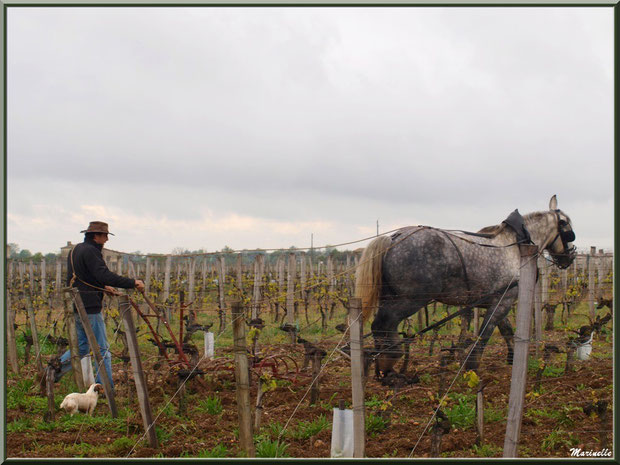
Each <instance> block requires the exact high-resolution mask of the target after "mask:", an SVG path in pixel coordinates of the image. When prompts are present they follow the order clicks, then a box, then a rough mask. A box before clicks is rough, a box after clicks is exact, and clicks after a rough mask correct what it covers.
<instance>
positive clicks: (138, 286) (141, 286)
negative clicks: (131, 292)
mask: <svg viewBox="0 0 620 465" xmlns="http://www.w3.org/2000/svg"><path fill="white" fill-rule="evenodd" d="M136 289H138V290H139V291H140V292H144V289H145V288H144V281H142V280H141V279H136Z"/></svg>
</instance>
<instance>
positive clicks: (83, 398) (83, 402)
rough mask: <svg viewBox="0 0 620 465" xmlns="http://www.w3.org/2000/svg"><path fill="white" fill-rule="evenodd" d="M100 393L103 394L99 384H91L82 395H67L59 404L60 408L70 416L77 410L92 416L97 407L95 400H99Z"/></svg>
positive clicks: (76, 393) (75, 393)
mask: <svg viewBox="0 0 620 465" xmlns="http://www.w3.org/2000/svg"><path fill="white" fill-rule="evenodd" d="M100 392H104V391H103V386H102V385H101V384H98V383H95V384H91V385H90V387H89V388H88V391H86V393H84V394H82V393H80V392H73V393H71V394H68V395H67V396H66V397H65V398H64V400H63V401H62V403H61V404H60V408H63V409H65V411H66V412H67V413H70V414H71V416H73V414H74V413H76V412H77V411H78V410H79V411H80V412H85V413H87V414H88V415H92V414H93V412H94V411H95V407H96V406H97V399H98V398H99V393H100Z"/></svg>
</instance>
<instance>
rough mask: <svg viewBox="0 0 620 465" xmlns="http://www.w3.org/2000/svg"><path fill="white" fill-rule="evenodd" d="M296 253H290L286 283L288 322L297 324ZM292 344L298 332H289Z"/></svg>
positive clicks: (292, 324)
mask: <svg viewBox="0 0 620 465" xmlns="http://www.w3.org/2000/svg"><path fill="white" fill-rule="evenodd" d="M295 266H296V262H295V253H294V252H291V253H289V254H288V273H287V275H288V280H287V284H286V322H287V323H288V324H289V325H291V326H294V325H295V271H296V270H295ZM289 335H290V337H291V344H295V342H296V336H297V334H296V333H295V332H294V331H291V332H290V333H289Z"/></svg>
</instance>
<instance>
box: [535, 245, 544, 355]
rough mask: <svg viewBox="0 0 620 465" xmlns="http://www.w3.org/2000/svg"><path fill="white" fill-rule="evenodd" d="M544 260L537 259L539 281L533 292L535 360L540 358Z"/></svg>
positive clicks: (541, 258)
mask: <svg viewBox="0 0 620 465" xmlns="http://www.w3.org/2000/svg"><path fill="white" fill-rule="evenodd" d="M544 262H545V259H544V258H543V257H538V264H537V266H538V269H539V270H540V279H538V280H537V281H536V284H535V291H534V342H535V344H536V358H538V357H539V356H540V345H541V343H542V313H543V312H542V309H543V297H542V296H543V286H544V284H545V282H544V281H545V280H544V279H543V276H544V274H545V272H546V270H547V267H546V266H545V263H544Z"/></svg>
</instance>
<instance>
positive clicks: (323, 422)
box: [291, 415, 331, 439]
mask: <svg viewBox="0 0 620 465" xmlns="http://www.w3.org/2000/svg"><path fill="white" fill-rule="evenodd" d="M330 425H331V423H330V422H329V421H328V420H327V418H325V415H320V416H319V417H318V418H317V419H316V420H313V421H303V420H302V421H300V422H299V423H297V427H296V428H295V429H294V430H293V431H292V432H291V437H292V438H293V439H309V438H311V437H312V436H314V435H316V434H319V433H320V432H321V431H323V430H324V429H328V428H329V427H330Z"/></svg>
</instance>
